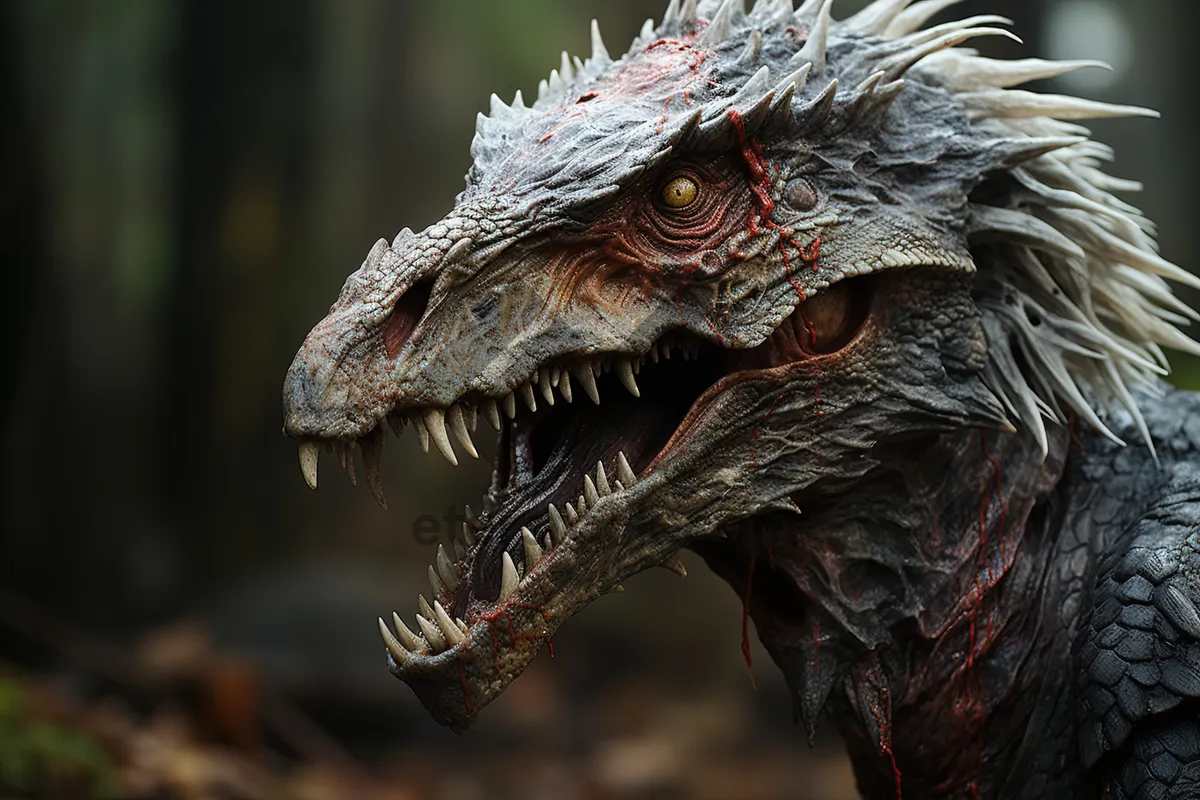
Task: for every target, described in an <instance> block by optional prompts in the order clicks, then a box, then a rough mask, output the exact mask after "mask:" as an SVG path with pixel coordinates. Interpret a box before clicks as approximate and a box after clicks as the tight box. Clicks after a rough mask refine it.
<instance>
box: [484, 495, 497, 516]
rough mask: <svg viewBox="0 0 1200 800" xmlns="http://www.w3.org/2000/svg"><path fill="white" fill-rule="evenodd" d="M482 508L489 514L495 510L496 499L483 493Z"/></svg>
mask: <svg viewBox="0 0 1200 800" xmlns="http://www.w3.org/2000/svg"><path fill="white" fill-rule="evenodd" d="M483 510H484V511H486V512H487V513H489V514H491V513H492V512H494V511H495V510H496V501H495V500H493V499H492V496H491V495H488V494H485V495H484V496H483Z"/></svg>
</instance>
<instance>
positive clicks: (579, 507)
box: [575, 495, 588, 517]
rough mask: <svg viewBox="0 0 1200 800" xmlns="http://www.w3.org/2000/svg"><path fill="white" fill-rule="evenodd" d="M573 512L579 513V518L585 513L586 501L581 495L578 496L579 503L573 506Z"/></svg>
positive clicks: (586, 508)
mask: <svg viewBox="0 0 1200 800" xmlns="http://www.w3.org/2000/svg"><path fill="white" fill-rule="evenodd" d="M575 510H576V511H578V512H579V516H581V517H582V516H583V515H584V514H586V513H587V510H588V504H587V500H585V499H584V498H583V495H579V502H577V503H576V504H575Z"/></svg>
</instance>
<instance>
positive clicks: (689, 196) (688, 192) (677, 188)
mask: <svg viewBox="0 0 1200 800" xmlns="http://www.w3.org/2000/svg"><path fill="white" fill-rule="evenodd" d="M699 195H700V187H699V185H697V183H696V181H694V180H693V179H691V178H689V177H686V176H684V175H680V176H679V177H676V178H672V179H671V180H669V181H667V184H666V186H664V187H663V190H662V201H663V204H664V205H665V206H667V208H674V209H681V208H687V207H688V206H690V205H691V204H692V203H694V202H696V198H697V197H698V196H699Z"/></svg>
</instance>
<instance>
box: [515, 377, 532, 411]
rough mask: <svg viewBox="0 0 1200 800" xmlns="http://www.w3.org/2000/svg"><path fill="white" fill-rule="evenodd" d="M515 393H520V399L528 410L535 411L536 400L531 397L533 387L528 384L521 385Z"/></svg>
mask: <svg viewBox="0 0 1200 800" xmlns="http://www.w3.org/2000/svg"><path fill="white" fill-rule="evenodd" d="M517 391H519V392H520V393H521V399H522V400H524V401H525V405H527V406H529V410H530V411H537V400H535V399H534V397H533V386H532V385H531V384H528V383H522V384H521V386H520V388H519V389H518V390H517Z"/></svg>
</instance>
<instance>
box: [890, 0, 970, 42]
mask: <svg viewBox="0 0 1200 800" xmlns="http://www.w3.org/2000/svg"><path fill="white" fill-rule="evenodd" d="M962 1H963V0H921V2H919V3H916V4H914V5H913V6H911V7H909V8H906V9H905V10H904V11H902V12H901V13H900V15H899V16H897V17H896V18H895V19H894V20H892V24H890V25H888V27H887V30H886V31H884V32H883V35H884V36H886V37H887V38H889V39H899V38H900V37H901V36H907V35H909V34H910V33H913V32H915V31H918V30H920V29H921V28H923V27H925V23H927V22H929V20H931V19H933V18H934V17H935V16H937V15H938V14H939V13H941V12H942V11H945V10H946V9H947V8H949V7H950V6H952V5H956V4H958V3H961V2H962Z"/></svg>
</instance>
